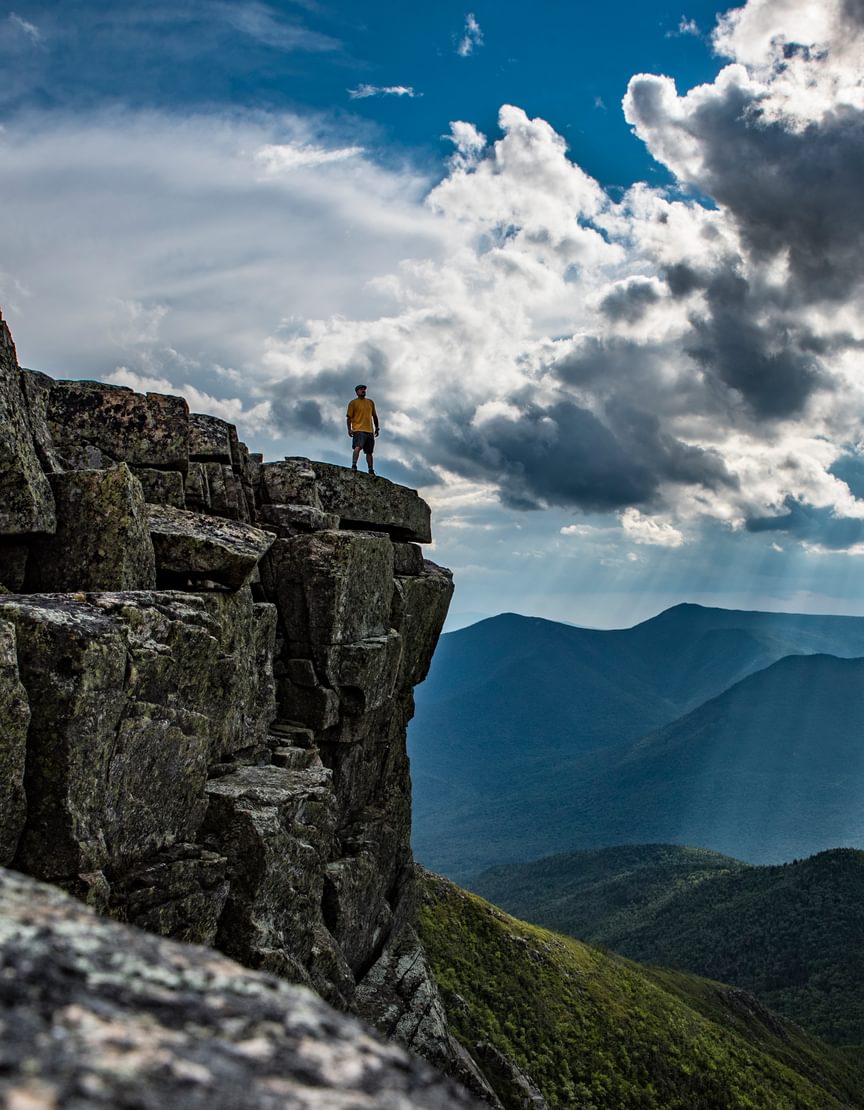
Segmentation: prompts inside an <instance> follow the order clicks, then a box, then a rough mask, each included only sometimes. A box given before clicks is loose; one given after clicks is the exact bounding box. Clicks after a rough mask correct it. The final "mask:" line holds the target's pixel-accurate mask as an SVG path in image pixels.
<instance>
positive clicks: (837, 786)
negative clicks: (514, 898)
mask: <svg viewBox="0 0 864 1110" xmlns="http://www.w3.org/2000/svg"><path fill="white" fill-rule="evenodd" d="M861 656H864V618H854V617H825V616H810V615H797V614H782V613H759V612H738V611H730V610H723V609H708V608H703V607H701V606H697V605H679V606H676V607H674V608H673V609H669V610H667V611H666V612H664V613H661V614H660V615H659V616H657V617H655V618H653V619H651V620H649V621H645V622H644V623H642V624H639V625H637V626H635V627H634V628H631V629H624V630H615V631H600V630H594V629H583V628H574V627H572V626H570V625H564V624H558V623H556V622H554V621H546V620H541V619H538V618H528V617H520V616H516V615H514V614H503V615H501V616H499V617H494V618H491V619H489V620H485V621H482V622H480V623H479V624H476V625H473V626H471V627H469V628H465V629H461V630H459V631H457V632H453V633H450V634H448V635H446V636H443V637H442V638H441V641H440V643H439V646H438V649H437V651H436V654H435V658H434V661H433V664H432V669H431V672H430V675H429V678H428V679H427V681H426V683H425V684H424V685H423V686H421V687H419V689H418V690H417V714H416V717H415V720H414V722H413V723H412V726H411V730H410V733H409V743H410V753H411V760H412V777H413V782H414V846H415V852H416V855H417V857H418V858H419V859H420V860H421V861H422V862H423V863H424V864H426V865H427V866H429V867H432V868H434V869H436V870H438V871H442V872H444V873H445V874H449V875H451V876H453V877H463V876H465V875H467V874H470V873H472V872H476V871H478V870H479V869H481V868H482V867H484V866H489V865H493V864H496V863H503V862H518V861H525V860H529V859H532V858H536V857H539V856H542V855H547V854H551V853H554V852H560V851H565V850H573V849H577V848H588V847H600V846H605V845H611V844H626V843H644V842H648V841H665V842H671V843H675V844H690V845H697V846H700V847H705V848H711V849H715V850H717V851H720V852H723V853H725V854H727V855H730V856H734V857H738V858H741V859H744V860H747V861H748V862H766V863H767V862H780V861H783V860H788V859H792V858H793V857H796V856H806V855H811V854H812V853H814V852H818V851H820V850H823V849H826V848H832V847H837V846H842V845H851V846H856V845H859V844H860V845H864V805H862V804H861V802H862V799H864V742H862V737H864V660H862V659H860V658H858V657H861Z"/></svg>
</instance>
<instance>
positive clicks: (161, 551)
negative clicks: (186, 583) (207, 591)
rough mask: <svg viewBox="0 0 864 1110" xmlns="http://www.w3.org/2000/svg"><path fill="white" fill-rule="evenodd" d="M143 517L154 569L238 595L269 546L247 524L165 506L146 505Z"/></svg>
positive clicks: (264, 535) (268, 539)
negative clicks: (153, 554)
mask: <svg viewBox="0 0 864 1110" xmlns="http://www.w3.org/2000/svg"><path fill="white" fill-rule="evenodd" d="M148 512H149V527H150V535H151V537H152V539H153V546H154V548H155V550H156V566H157V569H158V570H159V571H160V572H161V573H165V574H169V575H173V576H176V577H177V578H178V579H209V580H211V581H213V582H218V583H220V584H221V585H223V586H227V587H228V588H229V589H230V590H239V589H240V587H241V586H244V585H245V584H246V583H247V582H248V581H249V579H250V577H251V575H252V572H253V571H254V570H255V567H256V566H257V565H258V560H259V559H260V558H261V556H262V555H263V554H264V553H265V552H266V551H267V549H268V548H269V547H270V545H271V544H272V543H273V540H274V536H273V534H272V533H270V532H264V531H262V530H261V529H260V528H255V527H253V526H252V525H251V524H244V523H242V522H240V521H235V520H226V519H225V518H224V517H216V516H203V515H202V514H201V513H193V512H190V511H188V510H186V509H175V508H174V507H173V506H171V505H150V506H148Z"/></svg>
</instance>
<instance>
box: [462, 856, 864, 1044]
mask: <svg viewBox="0 0 864 1110" xmlns="http://www.w3.org/2000/svg"><path fill="white" fill-rule="evenodd" d="M468 886H469V887H470V889H472V890H474V891H476V892H477V893H478V894H480V895H482V896H483V897H484V898H488V899H489V900H490V901H492V902H494V903H496V904H497V905H500V906H501V907H502V908H503V909H505V910H507V911H508V912H509V913H512V914H514V915H515V916H517V917H523V918H525V919H526V920H529V921H532V922H534V923H536V924H538V925H542V926H544V927H546V928H553V929H555V930H556V931H559V932H563V933H567V934H569V935H570V936H574V937H578V938H579V939H581V940H584V941H587V942H588V943H590V944H600V945H604V946H607V947H609V948H612V949H614V950H615V951H616V952H619V953H621V954H622V955H625V956H629V957H630V958H631V959H635V960H640V961H643V962H648V963H651V964H663V965H666V966H668V967H673V968H679V969H682V970H687V971H691V972H695V973H696V974H698V975H704V976H707V977H709V978H711V979H717V980H720V981H721V982H724V983H729V984H732V985H734V986H737V987H742V988H744V989H745V990H747V991H750V992H752V993H753V994H754V995H756V996H757V997H758V998H759V1000H760V1001H761V1002H762V1003H763V1004H764V1005H766V1006H768V1007H769V1008H770V1009H771V1010H773V1011H775V1012H776V1013H778V1014H780V1015H782V1016H783V1017H785V1018H787V1019H791V1020H793V1021H796V1022H798V1023H799V1024H800V1025H802V1026H803V1027H804V1028H806V1029H808V1030H809V1031H810V1032H811V1033H814V1034H816V1035H817V1036H820V1037H822V1038H824V1039H826V1040H828V1041H830V1042H831V1043H834V1044H840V1045H842V1044H846V1045H853V1044H855V1045H861V1044H864V943H862V942H864V852H862V851H856V850H853V849H835V850H833V851H827V852H821V853H819V854H818V855H815V856H811V857H810V858H809V859H805V860H796V861H794V862H793V863H789V864H783V865H781V866H774V867H751V866H749V865H747V864H743V863H741V862H740V861H738V860H733V859H728V858H726V857H724V856H721V855H718V854H716V853H713V852H705V851H702V850H697V849H691V848H679V847H675V846H673V845H668V844H645V845H635V846H634V845H628V846H623V847H618V848H606V849H600V850H596V851H584V852H573V853H567V854H563V855H559V856H553V857H549V858H547V859H541V860H535V861H532V862H531V863H529V864H519V865H514V866H510V867H503V866H502V867H495V868H491V869H489V870H488V871H485V872H483V873H482V874H480V875H477V876H476V877H474V878H473V879H472V880H470V881H469V883H468Z"/></svg>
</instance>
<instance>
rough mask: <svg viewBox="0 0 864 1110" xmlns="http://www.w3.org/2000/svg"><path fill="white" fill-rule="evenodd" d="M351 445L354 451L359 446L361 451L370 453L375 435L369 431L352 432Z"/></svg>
mask: <svg viewBox="0 0 864 1110" xmlns="http://www.w3.org/2000/svg"><path fill="white" fill-rule="evenodd" d="M351 446H352V447H353V448H354V450H355V451H356V450H357V448H358V447H359V448H360V450H361V451H365V452H366V454H367V455H371V454H372V452H373V451H374V450H375V436H374V435H373V434H372V433H371V432H352V434H351Z"/></svg>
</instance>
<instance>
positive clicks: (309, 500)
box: [262, 458, 432, 543]
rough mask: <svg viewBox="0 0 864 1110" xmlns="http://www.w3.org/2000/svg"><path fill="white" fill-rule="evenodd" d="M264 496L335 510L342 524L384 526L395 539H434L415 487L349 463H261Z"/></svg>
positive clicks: (278, 501)
mask: <svg viewBox="0 0 864 1110" xmlns="http://www.w3.org/2000/svg"><path fill="white" fill-rule="evenodd" d="M262 472H263V486H264V498H265V500H266V501H269V502H273V503H275V504H283V505H284V504H292V503H296V504H301V505H314V506H315V507H316V508H319V509H323V510H324V512H326V513H335V514H336V515H337V516H338V517H339V520H340V526H341V527H342V528H376V529H377V528H380V529H381V530H382V531H384V532H386V533H387V534H388V535H390V536H392V538H393V539H394V540H399V541H406V540H413V541H414V542H416V543H430V542H431V540H432V532H431V524H430V513H429V506H428V505H427V504H426V502H425V501H423V500H422V499H421V498H420V497H419V496H418V495H417V492H416V491H415V490H413V489H407V488H406V487H405V486H397V485H395V484H394V483H393V482H390V481H388V480H387V479H386V478H377V477H370V476H369V475H368V474H363V473H361V472H360V471H352V470H351V469H349V468H348V467H344V466H334V465H333V464H331V463H322V462H312V461H311V460H310V459H303V458H289V459H285V460H284V461H283V462H274V463H265V464H264V466H263V467H262Z"/></svg>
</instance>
